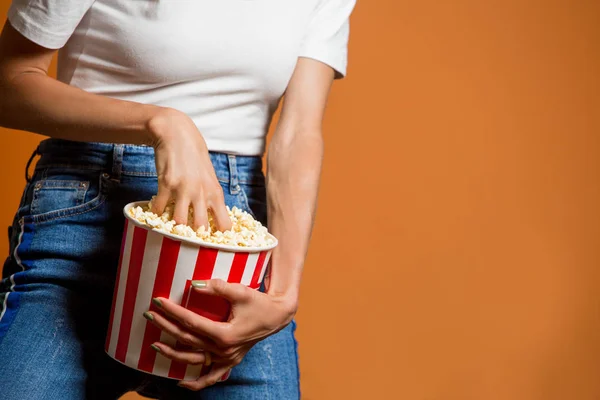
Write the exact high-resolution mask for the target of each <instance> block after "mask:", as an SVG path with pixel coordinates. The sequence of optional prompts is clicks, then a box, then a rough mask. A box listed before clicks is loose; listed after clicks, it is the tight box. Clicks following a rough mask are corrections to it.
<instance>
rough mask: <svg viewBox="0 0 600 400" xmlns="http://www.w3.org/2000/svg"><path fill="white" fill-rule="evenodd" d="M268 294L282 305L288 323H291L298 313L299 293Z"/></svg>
mask: <svg viewBox="0 0 600 400" xmlns="http://www.w3.org/2000/svg"><path fill="white" fill-rule="evenodd" d="M268 294H269V295H270V296H272V297H274V298H275V300H276V301H277V303H278V304H279V305H280V308H281V310H282V312H283V313H284V314H285V317H286V321H287V322H290V321H291V320H292V318H294V316H295V315H296V312H297V311H298V295H297V293H296V292H293V293H292V292H291V291H290V292H287V293H273V292H270V291H269V292H268Z"/></svg>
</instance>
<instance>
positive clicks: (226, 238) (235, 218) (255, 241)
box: [129, 198, 275, 247]
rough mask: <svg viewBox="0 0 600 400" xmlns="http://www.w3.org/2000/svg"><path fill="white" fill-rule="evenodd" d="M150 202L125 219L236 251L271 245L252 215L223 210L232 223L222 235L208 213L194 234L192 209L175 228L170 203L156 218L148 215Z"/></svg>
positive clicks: (172, 206)
mask: <svg viewBox="0 0 600 400" xmlns="http://www.w3.org/2000/svg"><path fill="white" fill-rule="evenodd" d="M152 200H154V198H153V199H152ZM152 200H151V201H150V202H148V204H147V205H146V206H144V207H140V206H138V207H132V208H130V209H129V215H130V216H131V217H132V218H133V219H135V220H136V221H138V222H140V223H142V224H145V225H147V226H149V227H150V228H153V229H156V230H158V231H162V232H167V233H171V234H173V235H178V236H183V237H186V238H191V239H198V240H200V241H202V242H206V243H213V244H224V245H228V246H240V247H265V246H270V245H273V244H274V243H275V239H274V238H273V236H271V235H270V234H269V232H268V230H267V228H266V227H264V226H263V225H262V224H261V223H260V221H257V220H255V219H254V218H253V217H252V215H250V214H249V213H247V212H246V211H243V210H240V209H239V208H237V207H233V208H231V209H230V208H229V207H227V212H228V213H229V218H231V223H232V227H231V229H230V230H228V231H224V232H221V231H218V230H217V228H216V226H215V223H214V218H213V216H212V214H211V213H210V212H209V213H208V227H205V226H201V227H200V228H198V229H197V230H196V231H194V230H193V229H192V227H191V225H192V221H193V220H194V209H193V208H192V207H190V208H189V210H188V220H187V224H177V223H176V222H175V221H173V219H172V218H173V211H174V209H175V202H174V201H171V202H170V203H169V204H168V205H167V207H166V208H165V211H164V212H163V214H162V215H160V216H159V215H157V214H155V213H153V212H152V211H150V210H151V209H152Z"/></svg>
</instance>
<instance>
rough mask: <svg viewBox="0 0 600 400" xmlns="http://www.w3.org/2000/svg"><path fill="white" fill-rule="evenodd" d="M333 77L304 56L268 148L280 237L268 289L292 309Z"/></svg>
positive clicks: (272, 221)
mask: <svg viewBox="0 0 600 400" xmlns="http://www.w3.org/2000/svg"><path fill="white" fill-rule="evenodd" d="M333 77H334V73H333V70H332V69H331V68H329V67H328V66H326V65H325V64H322V63H320V62H317V61H315V60H312V59H308V58H300V60H299V61H298V64H297V66H296V70H295V72H294V75H293V77H292V80H291V82H290V84H289V86H288V90H287V92H286V95H285V98H284V103H283V109H282V113H281V118H280V121H279V124H278V125H277V128H276V130H275V135H274V137H273V140H272V142H271V145H270V148H269V153H268V159H267V163H268V164H267V191H268V207H269V208H268V212H269V225H270V226H269V230H270V231H271V232H272V233H273V234H274V235H275V236H276V237H277V238H278V239H279V246H278V247H277V248H276V249H275V250H274V252H273V256H272V259H271V266H272V267H271V276H270V281H269V294H272V295H274V296H278V297H279V296H281V297H284V298H285V299H286V303H287V304H289V305H290V307H291V308H292V310H295V308H296V304H297V298H298V291H299V287H300V277H301V273H302V267H303V265H304V258H305V256H306V252H307V250H308V243H309V240H310V236H311V231H312V226H313V221H314V216H315V211H316V203H317V193H318V186H319V177H320V173H321V163H322V157H323V137H322V132H321V123H322V119H323V114H324V112H325V106H326V103H327V96H328V94H329V90H330V87H331V83H332V81H333Z"/></svg>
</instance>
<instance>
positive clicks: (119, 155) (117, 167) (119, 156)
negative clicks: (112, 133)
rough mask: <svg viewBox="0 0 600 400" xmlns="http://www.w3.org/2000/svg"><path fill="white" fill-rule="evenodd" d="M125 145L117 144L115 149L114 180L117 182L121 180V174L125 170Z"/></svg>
mask: <svg viewBox="0 0 600 400" xmlns="http://www.w3.org/2000/svg"><path fill="white" fill-rule="evenodd" d="M124 149H125V145H123V144H115V145H114V147H113V162H112V171H111V172H112V179H115V180H117V181H119V180H121V173H122V170H123V151H124Z"/></svg>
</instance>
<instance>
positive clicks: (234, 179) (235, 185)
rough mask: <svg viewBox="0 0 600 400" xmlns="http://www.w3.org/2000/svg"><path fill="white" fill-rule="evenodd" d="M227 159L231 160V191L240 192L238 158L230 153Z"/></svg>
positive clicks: (232, 192) (233, 192)
mask: <svg viewBox="0 0 600 400" xmlns="http://www.w3.org/2000/svg"><path fill="white" fill-rule="evenodd" d="M227 159H228V161H229V162H228V164H229V193H231V194H238V193H239V191H240V185H239V181H238V170H237V160H236V157H235V156H234V155H233V154H228V155H227Z"/></svg>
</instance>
